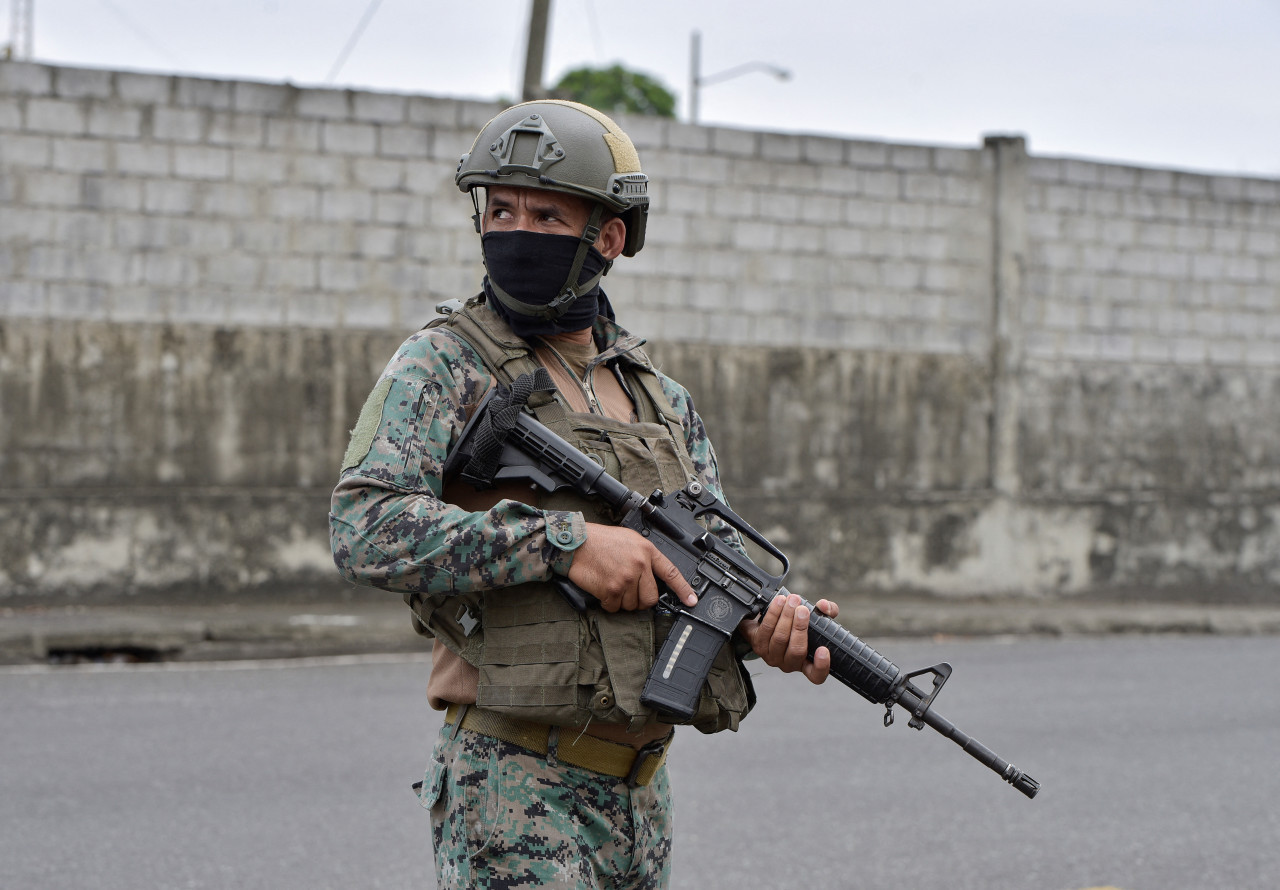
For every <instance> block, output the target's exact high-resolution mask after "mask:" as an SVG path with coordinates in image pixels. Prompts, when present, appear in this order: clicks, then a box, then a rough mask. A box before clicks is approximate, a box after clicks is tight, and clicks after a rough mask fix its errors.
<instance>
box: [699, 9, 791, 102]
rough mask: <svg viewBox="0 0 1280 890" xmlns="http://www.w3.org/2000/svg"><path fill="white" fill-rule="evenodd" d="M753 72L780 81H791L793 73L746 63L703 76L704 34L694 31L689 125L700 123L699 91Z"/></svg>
mask: <svg viewBox="0 0 1280 890" xmlns="http://www.w3.org/2000/svg"><path fill="white" fill-rule="evenodd" d="M751 71H763V72H765V73H766V74H772V75H773V76H774V77H776V78H778V80H790V79H791V72H790V71H788V70H787V69H786V68H780V67H779V66H777V65H770V64H769V63H768V62H744V63H743V64H741V65H737V66H735V67H733V68H729V69H727V70H725V71H720V72H718V73H716V74H708V75H706V76H705V77H704V76H703V74H702V33H701V32H699V31H694V32H693V33H692V34H691V35H690V37H689V123H691V124H696V123H697V122H698V90H700V89H701V88H702V87H706V86H711V85H712V84H717V83H723V82H724V81H726V80H732V79H733V78H735V77H738V76H740V75H743V74H747V73H748V72H751Z"/></svg>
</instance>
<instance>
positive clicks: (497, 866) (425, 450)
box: [330, 319, 721, 888]
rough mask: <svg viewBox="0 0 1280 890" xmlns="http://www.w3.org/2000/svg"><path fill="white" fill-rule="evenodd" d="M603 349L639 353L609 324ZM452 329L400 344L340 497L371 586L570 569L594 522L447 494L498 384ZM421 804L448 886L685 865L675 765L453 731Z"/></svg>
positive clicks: (352, 564) (339, 534) (572, 879)
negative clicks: (470, 504) (450, 476)
mask: <svg viewBox="0 0 1280 890" xmlns="http://www.w3.org/2000/svg"><path fill="white" fill-rule="evenodd" d="M594 333H595V339H596V342H597V343H598V344H601V346H600V349H601V352H602V353H608V352H609V351H610V350H613V349H615V348H627V346H628V344H629V343H635V344H639V343H640V342H642V341H639V340H638V338H634V337H631V335H629V334H627V333H626V332H625V331H623V330H622V329H621V328H619V327H617V326H616V325H614V324H612V323H610V322H607V321H605V320H604V319H598V320H597V323H596V325H595V328H594ZM658 379H659V381H660V383H661V392H662V393H663V394H665V396H666V398H667V400H668V401H669V403H670V406H671V408H672V409H673V410H674V412H675V414H676V415H677V416H678V417H679V418H680V426H681V427H682V429H683V434H684V435H683V444H684V446H685V448H686V450H687V454H688V456H689V459H690V461H691V462H692V465H693V470H694V475H695V476H696V477H697V478H698V479H699V480H700V481H701V482H702V483H703V484H704V485H706V486H707V487H708V488H709V489H710V490H711V491H713V492H715V493H716V494H717V496H720V495H721V489H720V481H719V477H718V471H717V467H716V461H715V455H714V452H713V450H712V448H711V444H710V442H709V441H708V439H707V435H706V430H705V428H704V427H703V424H702V421H701V419H700V418H699V417H698V415H697V413H696V411H695V410H694V407H693V402H692V399H691V398H690V396H689V394H688V392H687V391H686V390H685V389H684V388H683V387H681V386H680V385H679V384H677V383H675V382H674V381H672V380H670V379H668V378H666V377H665V376H662V375H658ZM494 382H495V376H494V374H493V373H491V371H490V370H489V369H487V368H486V367H485V366H484V363H483V362H482V361H481V359H480V357H479V356H478V355H477V353H476V352H475V350H474V349H473V348H472V346H471V345H470V344H469V343H468V342H467V341H465V340H464V339H462V338H460V337H458V336H455V335H454V334H453V333H452V332H451V331H450V330H448V329H447V328H441V327H435V328H428V329H424V330H423V331H420V332H418V333H417V334H415V335H414V336H412V337H410V338H409V339H408V340H407V341H405V343H404V344H403V345H402V346H401V347H400V349H399V351H398V352H397V353H396V355H395V356H394V357H393V358H392V360H391V361H390V363H389V364H388V365H387V367H386V369H385V370H384V372H383V374H382V376H381V378H380V379H379V382H378V383H377V385H376V386H375V387H374V390H373V392H372V394H371V395H370V397H369V401H368V402H367V403H366V406H365V410H364V411H362V413H361V419H360V421H359V423H358V424H357V428H356V430H354V431H353V435H352V444H351V447H350V448H349V449H348V452H347V455H346V457H345V458H344V460H343V464H344V469H343V473H342V477H341V480H340V482H339V484H338V486H337V488H336V489H335V491H334V495H333V501H332V512H331V515H330V525H331V533H332V543H333V552H334V559H335V562H336V564H337V565H338V567H339V569H340V570H341V571H343V573H344V574H346V575H347V577H349V578H350V579H351V580H353V581H356V582H357V583H363V584H371V585H374V586H377V587H382V588H386V589H390V590H396V591H401V592H406V593H411V594H423V595H456V594H465V593H468V592H471V591H477V590H490V589H493V588H505V587H512V586H516V585H524V584H529V583H532V582H542V581H547V580H549V579H550V578H551V576H552V575H553V573H554V574H561V575H565V574H567V573H568V568H569V565H570V563H571V561H572V551H573V550H574V549H575V548H576V547H577V546H578V545H580V544H581V543H582V541H583V540H585V536H586V529H585V521H584V518H583V516H582V514H580V513H576V512H569V511H558V510H549V509H541V508H539V507H535V506H531V505H528V504H524V503H520V502H518V501H515V500H509V499H504V500H500V501H498V502H497V503H496V504H493V505H492V506H491V507H489V508H488V509H487V511H485V512H481V513H472V512H468V511H466V510H465V509H463V508H461V507H458V506H456V505H454V504H451V503H449V502H447V501H445V500H444V499H442V494H443V483H442V480H441V468H442V466H443V463H444V460H445V458H446V456H447V454H448V451H449V448H450V446H451V445H452V443H453V442H454V441H455V440H456V437H457V436H458V434H459V433H460V432H461V430H462V427H463V426H464V425H465V421H466V418H467V410H468V409H470V408H474V406H475V405H476V404H477V403H478V402H479V401H480V399H481V398H482V397H483V395H484V394H485V393H486V392H487V391H488V389H489V388H490V387H491V386H492V385H493V384H494ZM419 796H420V798H421V800H422V803H423V806H424V807H427V808H429V809H430V810H431V814H432V825H433V840H434V843H435V850H436V864H437V871H438V881H439V885H440V887H442V888H445V887H512V886H555V887H573V888H576V887H597V886H599V887H604V886H607V887H662V886H665V885H666V883H667V875H668V870H669V859H670V843H671V841H670V838H671V810H670V806H671V805H670V795H669V791H668V784H667V774H666V768H665V767H662V768H660V769H659V771H658V773H657V775H656V776H655V778H654V780H653V781H652V782H651V783H650V784H649V785H647V786H643V787H636V788H629V787H628V785H627V783H626V782H625V781H622V780H619V779H615V778H611V777H609V776H604V775H601V774H598V773H594V772H590V771H587V770H583V769H579V768H576V767H572V766H569V765H566V764H563V763H559V762H556V761H555V758H554V753H552V754H549V755H548V756H542V755H539V754H536V753H534V752H530V751H528V750H526V749H524V748H521V747H518V746H516V745H512V744H510V743H508V742H503V741H499V740H497V739H494V738H490V737H488V736H485V735H480V734H477V733H474V732H470V731H468V730H458V731H456V732H455V731H454V729H453V727H451V726H445V727H444V730H442V733H441V736H440V738H439V739H438V741H437V744H436V747H435V750H434V753H433V757H432V762H431V765H430V767H429V768H428V770H427V775H426V778H425V780H424V783H423V784H422V785H421V786H420V790H419Z"/></svg>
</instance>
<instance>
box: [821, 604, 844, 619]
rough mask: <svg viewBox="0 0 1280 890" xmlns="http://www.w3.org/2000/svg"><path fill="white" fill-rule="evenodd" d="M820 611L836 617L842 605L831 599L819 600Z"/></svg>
mask: <svg viewBox="0 0 1280 890" xmlns="http://www.w3.org/2000/svg"><path fill="white" fill-rule="evenodd" d="M817 606H818V611H819V612H821V613H822V614H823V615H826V616H827V617H828V618H836V617H837V616H839V614H840V605H839V604H838V603H833V602H831V600H818V603H817Z"/></svg>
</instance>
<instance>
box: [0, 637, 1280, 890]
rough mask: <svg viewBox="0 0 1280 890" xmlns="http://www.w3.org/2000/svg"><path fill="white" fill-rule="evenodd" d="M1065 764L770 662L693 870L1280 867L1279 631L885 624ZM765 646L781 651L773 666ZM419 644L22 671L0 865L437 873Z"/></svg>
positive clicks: (901, 649) (151, 874) (714, 741)
mask: <svg viewBox="0 0 1280 890" xmlns="http://www.w3.org/2000/svg"><path fill="white" fill-rule="evenodd" d="M877 648H879V650H880V651H881V652H882V653H884V654H885V655H887V656H889V657H890V658H892V659H893V660H894V661H895V662H897V663H898V664H899V665H901V666H902V667H903V668H905V669H914V668H916V667H924V666H926V665H929V664H933V663H935V662H937V661H943V660H946V661H949V662H951V664H952V665H953V667H954V668H955V673H954V675H953V676H952V678H951V680H950V681H949V682H948V684H947V686H946V687H945V688H944V689H943V691H942V693H941V694H940V695H939V697H938V700H937V704H936V707H937V709H938V711H940V712H941V713H943V714H944V715H945V716H946V717H948V718H949V719H950V720H952V721H953V722H954V723H955V724H956V725H957V726H959V727H960V728H961V729H963V730H964V731H966V732H968V733H970V734H971V735H973V736H974V737H976V738H977V739H979V740H981V741H982V742H984V743H985V744H986V745H987V746H988V747H990V748H992V749H993V750H995V751H996V753H998V754H1000V755H1001V756H1003V757H1004V758H1006V759H1008V760H1011V761H1013V762H1014V763H1016V764H1017V765H1018V766H1020V767H1022V768H1024V769H1025V770H1027V771H1028V772H1029V773H1030V774H1031V775H1033V776H1034V777H1035V778H1036V779H1038V780H1039V781H1040V782H1041V784H1042V785H1043V790H1042V791H1041V793H1040V795H1039V796H1038V797H1037V798H1036V799H1035V800H1028V799H1026V798H1025V797H1023V796H1022V795H1021V794H1019V793H1017V792H1016V791H1014V790H1013V789H1012V788H1010V787H1009V786H1007V785H1006V784H1004V783H1003V782H1002V781H1000V779H999V778H998V777H997V776H996V775H995V774H994V773H992V772H990V771H989V770H987V769H985V768H983V767H982V766H981V765H979V764H978V763H977V761H975V760H972V759H971V758H970V757H968V756H967V755H966V754H964V753H963V752H962V751H961V750H960V749H959V748H958V747H957V746H956V745H954V744H952V743H951V742H949V741H946V740H944V739H942V738H941V736H939V735H938V734H936V733H934V732H933V731H932V730H930V729H928V728H926V729H925V730H924V731H923V732H915V731H913V730H911V729H909V728H908V727H907V725H906V715H905V714H902V715H900V716H899V718H898V720H897V722H896V724H895V725H894V726H893V727H892V728H890V729H885V728H883V727H882V725H881V717H882V714H883V711H882V709H880V708H877V707H874V706H872V705H870V704H868V703H867V702H865V701H864V700H862V699H861V698H859V697H857V696H856V695H854V693H852V692H850V691H848V690H846V689H844V688H843V687H840V686H837V685H831V686H829V687H822V688H815V687H810V686H809V685H808V684H807V683H805V682H804V681H803V680H801V679H800V678H799V677H783V676H781V675H777V674H774V673H772V672H769V673H767V674H765V675H762V676H759V677H757V688H758V691H759V693H760V700H761V701H760V705H759V706H758V709H757V712H756V713H755V714H753V715H752V717H751V718H750V719H749V720H748V722H747V723H746V725H745V726H744V728H743V731H742V732H739V733H737V734H731V733H723V734H721V735H718V736H706V737H704V736H700V735H699V734H698V733H696V732H694V731H686V732H684V733H682V735H681V738H680V740H679V741H678V742H677V744H676V747H675V748H674V750H673V752H672V760H671V772H672V776H673V784H674V785H675V788H676V820H677V838H676V847H675V874H676V877H675V881H674V887H676V888H682V890H683V888H689V890H693V888H719V887H732V888H746V887H760V888H789V887H795V886H825V887H838V888H843V887H859V888H873V890H874V888H903V887H909V888H913V890H930V888H948V890H964V888H975V890H977V888H981V890H1000V888H1010V890H1015V888H1016V890H1080V888H1093V887H1104V886H1108V887H1116V888H1121V890H1183V888H1185V890H1193V888H1194V890H1203V888H1233V890H1250V888H1258V890H1262V888H1273V887H1277V886H1280V844H1278V843H1277V839H1278V838H1280V815H1277V813H1276V810H1275V806H1274V802H1275V801H1276V799H1277V798H1278V797H1280V770H1277V769H1276V767H1277V752H1278V751H1280V746H1278V745H1277V742H1278V741H1280V691H1278V690H1277V687H1276V683H1275V674H1276V668H1277V666H1278V665H1280V650H1278V649H1277V645H1276V642H1275V639H1274V638H1271V637H1240V638H1231V637H1201V636H1195V637H1183V636H1162V637H1110V638H1090V639H1066V640H1045V639H1019V640H1013V641H1000V640H982V641H966V640H957V639H950V640H940V641H936V642H923V641H903V640H886V641H878V642H877ZM762 670H763V669H762ZM426 672H427V663H426V662H425V661H424V660H422V659H421V658H418V659H416V660H415V659H395V658H381V659H378V658H375V659H340V660H333V661H325V662H308V661H301V662H272V663H231V664H222V665H215V666H209V665H193V664H187V665H168V666H155V667H150V666H148V667H141V668H139V667H120V668H80V667H77V668H8V669H0V715H2V716H0V887H3V888H6V890H9V888H13V890H19V888H21V890H27V888H59V890H72V888H94V890H124V888H129V890H138V888H233V887H234V888H244V890H253V888H273V890H277V888H295V887H296V888H306V890H322V888H344V890H345V888H357V887H359V888H410V887H427V888H429V887H432V886H433V881H432V865H431V853H430V847H429V840H428V820H427V815H426V813H425V812H424V811H422V810H421V809H420V808H419V807H418V805H417V801H416V799H415V798H414V797H413V795H412V794H411V792H410V790H409V785H410V784H411V783H412V782H413V781H415V780H416V779H418V778H420V777H421V773H422V770H423V767H424V765H425V763H426V758H427V748H428V746H429V744H430V739H431V737H432V736H433V734H434V731H435V729H436V727H438V725H439V718H438V717H437V716H436V715H434V714H432V713H431V712H429V711H428V710H427V708H426V705H425V701H424V698H423V688H424V685H425V676H426Z"/></svg>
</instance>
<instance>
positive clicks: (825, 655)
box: [802, 646, 831, 685]
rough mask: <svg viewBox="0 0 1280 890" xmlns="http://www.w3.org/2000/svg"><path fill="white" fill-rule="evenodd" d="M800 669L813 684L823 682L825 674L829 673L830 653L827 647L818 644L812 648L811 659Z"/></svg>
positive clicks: (825, 677)
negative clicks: (815, 647)
mask: <svg viewBox="0 0 1280 890" xmlns="http://www.w3.org/2000/svg"><path fill="white" fill-rule="evenodd" d="M802 670H803V671H804V675H805V676H806V677H808V678H809V682H810V683H813V684H814V685H817V684H820V683H825V682H826V679H827V676H828V675H829V674H830V673H831V653H830V652H829V651H828V650H827V647H826V646H819V647H818V648H817V649H815V650H813V661H811V662H809V663H807V664H806V665H805V666H804V667H803V668H802Z"/></svg>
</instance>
